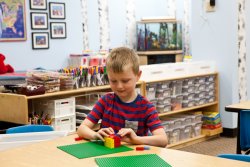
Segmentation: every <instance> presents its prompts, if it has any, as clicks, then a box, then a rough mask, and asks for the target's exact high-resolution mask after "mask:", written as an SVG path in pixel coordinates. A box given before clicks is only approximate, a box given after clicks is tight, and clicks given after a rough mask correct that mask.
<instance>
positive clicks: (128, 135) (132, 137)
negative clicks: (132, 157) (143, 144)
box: [117, 128, 138, 144]
mask: <svg viewBox="0 0 250 167" xmlns="http://www.w3.org/2000/svg"><path fill="white" fill-rule="evenodd" d="M117 134H118V135H120V136H121V137H122V141H125V142H127V143H132V144H137V143H138V142H137V139H138V136H137V135H136V133H135V132H134V131H133V130H132V129H131V128H122V129H120V130H119V131H118V133H117Z"/></svg>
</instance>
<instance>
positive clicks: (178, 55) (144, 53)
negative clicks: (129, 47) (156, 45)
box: [137, 50, 183, 65]
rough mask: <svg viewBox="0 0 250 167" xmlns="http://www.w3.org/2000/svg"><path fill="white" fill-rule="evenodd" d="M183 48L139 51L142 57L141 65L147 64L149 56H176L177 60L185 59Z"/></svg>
mask: <svg viewBox="0 0 250 167" xmlns="http://www.w3.org/2000/svg"><path fill="white" fill-rule="evenodd" d="M182 53H183V51H182V50H164V51H137V54H138V55H139V58H140V65H147V64H148V63H149V60H148V59H149V56H170V55H174V56H175V62H182V61H183V55H182Z"/></svg>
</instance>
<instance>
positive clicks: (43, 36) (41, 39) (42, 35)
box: [32, 32, 49, 49]
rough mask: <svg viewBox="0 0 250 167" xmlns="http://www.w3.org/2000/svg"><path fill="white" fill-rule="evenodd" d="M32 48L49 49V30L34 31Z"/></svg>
mask: <svg viewBox="0 0 250 167" xmlns="http://www.w3.org/2000/svg"><path fill="white" fill-rule="evenodd" d="M32 48H33V49H48V48H49V33H48V32H33V33H32Z"/></svg>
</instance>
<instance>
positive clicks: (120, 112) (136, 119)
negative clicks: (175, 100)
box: [87, 93, 163, 136]
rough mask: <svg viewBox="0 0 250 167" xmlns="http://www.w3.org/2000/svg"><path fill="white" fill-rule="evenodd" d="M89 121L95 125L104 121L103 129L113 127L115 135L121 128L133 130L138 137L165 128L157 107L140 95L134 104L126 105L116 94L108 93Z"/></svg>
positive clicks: (99, 101)
mask: <svg viewBox="0 0 250 167" xmlns="http://www.w3.org/2000/svg"><path fill="white" fill-rule="evenodd" d="M87 119H88V120H90V121H91V122H93V123H94V124H96V123H97V122H98V121H99V120H100V119H102V123H101V128H107V127H112V128H113V129H114V131H115V133H117V132H118V131H119V130H120V129H121V128H132V129H133V130H134V131H135V132H136V134H137V135H138V136H147V135H148V131H149V130H150V131H151V132H153V131H154V130H156V129H158V128H163V127H162V125H161V121H160V120H159V117H158V114H157V111H156V109H155V106H154V105H153V104H152V103H151V102H149V101H148V100H147V99H145V98H144V97H143V96H141V95H140V94H138V95H137V97H136V99H135V100H134V101H133V102H130V103H124V102H122V101H121V100H120V99H119V97H118V96H117V95H115V94H114V93H107V94H106V95H104V96H102V97H101V98H100V99H99V100H98V101H97V103H96V104H95V106H94V108H93V109H92V111H91V112H90V113H89V114H88V116H87Z"/></svg>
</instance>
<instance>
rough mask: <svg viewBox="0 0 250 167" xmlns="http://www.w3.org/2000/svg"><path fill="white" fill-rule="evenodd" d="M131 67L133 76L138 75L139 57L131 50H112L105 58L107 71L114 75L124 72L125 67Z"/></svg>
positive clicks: (124, 48) (119, 48)
mask: <svg viewBox="0 0 250 167" xmlns="http://www.w3.org/2000/svg"><path fill="white" fill-rule="evenodd" d="M129 66H130V67H131V68H132V70H133V72H134V74H136V75H137V74H138V73H139V56H138V55H137V54H136V53H135V51H134V50H133V49H129V48H127V47H118V48H115V49H112V51H111V52H110V53H109V55H108V57H107V62H106V67H107V71H109V70H111V71H113V72H114V73H121V72H124V69H125V67H129Z"/></svg>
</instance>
